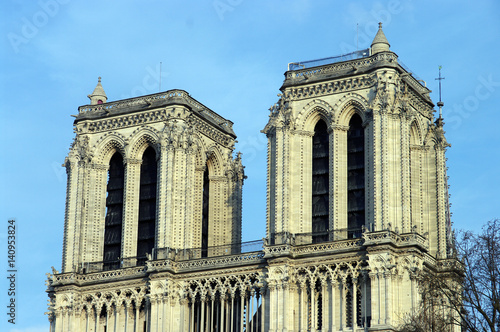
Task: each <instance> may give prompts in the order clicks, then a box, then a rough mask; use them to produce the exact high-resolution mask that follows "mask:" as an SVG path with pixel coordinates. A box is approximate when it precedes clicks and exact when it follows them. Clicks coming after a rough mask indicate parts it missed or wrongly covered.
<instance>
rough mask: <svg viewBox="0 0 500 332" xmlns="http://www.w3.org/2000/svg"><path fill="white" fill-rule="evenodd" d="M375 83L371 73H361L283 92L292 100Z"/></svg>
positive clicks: (350, 89) (364, 87)
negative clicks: (360, 74)
mask: <svg viewBox="0 0 500 332" xmlns="http://www.w3.org/2000/svg"><path fill="white" fill-rule="evenodd" d="M375 83H376V80H375V78H374V77H372V75H363V76H356V77H350V78H346V79H341V80H336V81H329V82H324V83H323V82H321V83H317V84H311V85H306V86H298V87H295V86H293V87H289V88H287V89H285V90H284V94H285V95H286V97H287V98H289V99H290V100H293V101H294V100H300V99H306V98H313V97H320V96H325V95H333V94H337V93H342V92H348V91H354V90H359V89H368V88H371V87H372V86H374V85H375Z"/></svg>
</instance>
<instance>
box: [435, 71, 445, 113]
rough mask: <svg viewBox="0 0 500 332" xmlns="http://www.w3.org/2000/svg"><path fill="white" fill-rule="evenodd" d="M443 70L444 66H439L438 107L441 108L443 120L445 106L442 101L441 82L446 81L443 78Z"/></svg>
mask: <svg viewBox="0 0 500 332" xmlns="http://www.w3.org/2000/svg"><path fill="white" fill-rule="evenodd" d="M441 68H443V66H439V77H438V78H436V80H437V81H439V101H438V103H437V105H438V106H439V118H443V110H442V108H443V106H444V103H443V102H442V101H441V81H442V80H444V77H441Z"/></svg>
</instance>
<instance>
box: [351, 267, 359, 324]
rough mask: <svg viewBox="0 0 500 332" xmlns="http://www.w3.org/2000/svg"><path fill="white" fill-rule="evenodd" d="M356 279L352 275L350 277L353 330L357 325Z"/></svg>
mask: <svg viewBox="0 0 500 332" xmlns="http://www.w3.org/2000/svg"><path fill="white" fill-rule="evenodd" d="M357 284H358V281H357V278H355V277H354V276H353V277H352V311H351V314H352V329H353V330H355V329H356V328H357V326H358V319H357V316H358V315H357V312H358V310H357V309H358V299H357V297H358V285H357Z"/></svg>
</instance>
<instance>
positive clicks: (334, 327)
mask: <svg viewBox="0 0 500 332" xmlns="http://www.w3.org/2000/svg"><path fill="white" fill-rule="evenodd" d="M338 287H339V284H338V282H337V278H336V277H332V282H331V292H332V294H331V298H332V300H331V301H332V302H331V306H332V318H331V327H332V329H331V330H332V331H337V315H338V310H337V288H338Z"/></svg>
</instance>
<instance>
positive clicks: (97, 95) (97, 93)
mask: <svg viewBox="0 0 500 332" xmlns="http://www.w3.org/2000/svg"><path fill="white" fill-rule="evenodd" d="M87 97H89V99H90V105H97V104H103V103H105V102H106V101H107V100H108V97H107V96H106V92H104V89H103V87H102V85H101V77H100V76H99V78H98V79H97V85H96V87H95V89H94V92H92V94H90V95H88V96H87Z"/></svg>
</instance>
